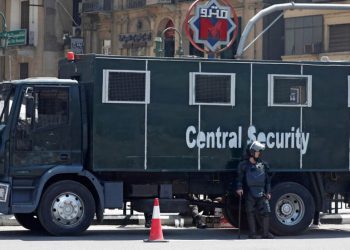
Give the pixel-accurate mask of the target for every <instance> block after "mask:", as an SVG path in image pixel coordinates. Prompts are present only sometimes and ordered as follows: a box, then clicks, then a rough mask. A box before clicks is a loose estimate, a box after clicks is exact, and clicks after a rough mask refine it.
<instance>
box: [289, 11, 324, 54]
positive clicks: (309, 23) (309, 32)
mask: <svg viewBox="0 0 350 250" xmlns="http://www.w3.org/2000/svg"><path fill="white" fill-rule="evenodd" d="M322 37H323V16H320V15H319V16H305V17H295V18H286V19H285V55H301V54H314V53H315V54H318V53H321V52H322V46H323V45H322V41H323V39H322Z"/></svg>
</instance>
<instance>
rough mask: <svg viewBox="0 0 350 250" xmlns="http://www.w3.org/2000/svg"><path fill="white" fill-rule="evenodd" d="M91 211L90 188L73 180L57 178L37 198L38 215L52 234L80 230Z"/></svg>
mask: <svg viewBox="0 0 350 250" xmlns="http://www.w3.org/2000/svg"><path fill="white" fill-rule="evenodd" d="M94 214H95V201H94V198H93V196H92V194H91V193H90V191H89V190H88V189H87V188H86V187H85V186H84V185H82V184H80V183H78V182H75V181H59V182H56V183H54V184H53V185H51V186H49V187H48V188H47V189H46V191H45V192H44V194H43V196H42V197H41V201H40V204H39V209H38V217H39V220H40V222H41V224H42V226H43V227H44V228H45V229H46V231H47V232H48V233H50V234H52V235H57V236H59V235H76V234H79V233H82V232H84V231H85V230H86V229H87V228H88V227H89V226H90V224H91V222H92V220H93V218H94Z"/></svg>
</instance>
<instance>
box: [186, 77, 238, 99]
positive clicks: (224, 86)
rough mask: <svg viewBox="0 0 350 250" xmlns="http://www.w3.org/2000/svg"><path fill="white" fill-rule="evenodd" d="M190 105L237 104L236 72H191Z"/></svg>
mask: <svg viewBox="0 0 350 250" xmlns="http://www.w3.org/2000/svg"><path fill="white" fill-rule="evenodd" d="M189 99H190V105H227V106H234V105H235V74H226V73H199V72H191V73H190V98H189Z"/></svg>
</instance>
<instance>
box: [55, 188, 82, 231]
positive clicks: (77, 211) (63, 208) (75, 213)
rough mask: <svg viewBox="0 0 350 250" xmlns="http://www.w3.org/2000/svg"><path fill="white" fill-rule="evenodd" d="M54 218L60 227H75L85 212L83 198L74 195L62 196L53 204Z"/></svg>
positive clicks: (66, 194)
mask: <svg viewBox="0 0 350 250" xmlns="http://www.w3.org/2000/svg"><path fill="white" fill-rule="evenodd" d="M51 211H52V217H53V219H54V221H55V223H57V224H59V225H65V226H69V225H74V224H75V223H77V222H78V221H79V220H80V219H81V217H82V215H83V212H84V207H83V202H82V200H81V198H80V197H79V196H78V195H76V194H72V193H65V194H60V195H59V196H57V197H56V199H55V200H54V202H53V204H52V210H51Z"/></svg>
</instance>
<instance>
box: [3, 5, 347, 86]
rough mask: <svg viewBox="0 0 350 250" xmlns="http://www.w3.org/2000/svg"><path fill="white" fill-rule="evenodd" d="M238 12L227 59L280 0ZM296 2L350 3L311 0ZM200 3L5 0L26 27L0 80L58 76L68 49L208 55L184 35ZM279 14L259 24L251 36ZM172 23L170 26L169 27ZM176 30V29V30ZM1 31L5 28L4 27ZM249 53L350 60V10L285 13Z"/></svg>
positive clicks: (12, 24)
mask: <svg viewBox="0 0 350 250" xmlns="http://www.w3.org/2000/svg"><path fill="white" fill-rule="evenodd" d="M230 1H231V4H232V5H233V6H234V8H235V10H236V13H237V16H238V20H239V23H238V36H237V39H236V41H235V43H234V44H233V46H232V47H231V48H229V49H228V50H226V51H224V52H223V53H221V55H220V58H224V59H232V58H234V55H235V54H236V49H237V45H238V41H239V38H240V35H241V32H242V31H243V28H244V27H245V26H246V24H247V22H248V21H249V19H250V18H251V17H252V16H254V15H255V14H256V13H257V12H259V11H260V10H261V9H263V8H266V7H268V6H270V5H272V4H277V3H284V2H289V1H280V0H244V1H243V0H230ZM296 2H310V3H311V2H322V3H326V2H331V3H345V4H350V0H347V1H324V0H304V1H296ZM192 3H193V1H187V0H2V1H0V11H1V12H2V13H4V15H5V16H6V21H7V31H11V32H12V31H14V32H16V31H18V30H25V32H26V38H25V41H24V42H23V43H22V44H17V45H11V46H8V47H7V48H6V50H3V49H0V81H2V80H9V79H19V78H26V77H35V76H57V71H58V69H57V63H58V60H59V59H61V58H63V57H64V55H65V52H67V51H68V50H74V51H75V52H76V53H98V54H114V55H126V56H155V55H159V54H160V52H161V53H162V55H164V56H168V57H173V56H178V55H179V54H181V51H180V50H179V49H180V41H182V49H183V54H184V55H185V56H188V55H192V56H200V57H206V56H207V55H204V54H203V53H202V52H200V51H198V50H196V49H195V48H194V47H193V46H192V45H191V43H190V42H189V39H188V38H187V37H186V35H185V29H184V22H185V18H186V14H187V12H188V9H189V7H190V6H191V4H192ZM279 14H280V13H274V14H271V15H269V16H266V17H265V18H264V19H263V20H262V21H260V22H258V23H257V25H256V26H255V27H254V29H253V30H252V32H251V33H250V35H249V37H248V39H247V41H248V42H249V41H252V40H253V39H254V37H256V36H257V35H258V34H259V33H260V32H261V31H263V30H264V28H266V27H267V26H268V25H269V24H270V23H271V22H272V21H274V19H275V18H276V17H277V16H278V15H279ZM170 27H172V29H169V30H168V31H166V32H164V30H165V29H167V28H170ZM174 29H176V30H174ZM0 32H1V30H0ZM243 58H244V59H267V60H292V61H293V60H294V61H301V60H307V61H309V60H311V61H314V60H321V59H322V60H350V11H312V10H290V11H286V12H285V13H284V15H283V18H280V19H279V20H278V21H277V22H276V23H275V24H274V26H272V28H270V29H269V30H268V31H267V32H266V33H265V34H264V36H263V38H260V39H258V40H257V42H256V43H254V44H253V45H252V46H251V47H249V48H248V49H247V50H246V51H245V52H244V54H243Z"/></svg>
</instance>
